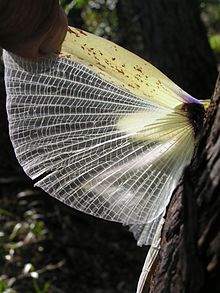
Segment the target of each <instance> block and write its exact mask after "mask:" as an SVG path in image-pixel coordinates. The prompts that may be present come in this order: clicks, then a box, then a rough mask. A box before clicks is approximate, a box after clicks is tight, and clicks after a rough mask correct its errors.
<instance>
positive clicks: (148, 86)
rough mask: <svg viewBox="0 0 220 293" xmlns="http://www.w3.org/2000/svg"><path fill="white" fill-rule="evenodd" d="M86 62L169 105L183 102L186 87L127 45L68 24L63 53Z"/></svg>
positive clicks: (114, 80)
mask: <svg viewBox="0 0 220 293" xmlns="http://www.w3.org/2000/svg"><path fill="white" fill-rule="evenodd" d="M62 56H63V57H65V58H69V59H71V60H73V61H77V62H79V63H81V64H84V65H86V66H87V67H89V68H91V69H92V70H93V71H95V72H96V73H97V74H98V75H100V76H101V77H103V78H104V79H105V80H108V81H110V82H112V83H114V84H116V85H119V86H120V87H123V88H125V89H126V90H128V91H129V92H131V93H133V94H135V95H137V96H140V97H143V98H144V97H146V98H147V99H148V100H151V101H153V102H156V103H157V104H159V105H161V106H164V107H166V108H171V109H173V108H175V107H176V106H177V105H179V104H180V103H182V99H181V98H180V96H179V95H178V93H179V92H182V93H184V91H183V90H182V89H181V88H179V87H178V86H177V85H176V84H175V83H174V82H172V81H171V80H170V79H169V78H168V77H167V76H165V75H164V74H163V73H162V72H160V71H159V70H158V69H157V68H155V67H154V66H153V65H151V64H150V63H148V62H147V61H145V60H143V59H142V58H140V57H138V56H137V55H135V54H133V53H131V52H129V51H127V50H126V49H124V48H122V47H120V46H118V45H116V44H114V43H112V42H110V41H108V40H106V39H104V38H101V37H98V36H95V35H93V34H90V33H88V32H85V31H82V30H80V29H76V28H73V27H71V28H69V30H68V32H67V36H66V38H65V41H64V43H63V45H62V53H61V57H62Z"/></svg>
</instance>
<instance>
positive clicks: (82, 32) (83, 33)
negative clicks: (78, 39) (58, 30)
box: [77, 28, 87, 36]
mask: <svg viewBox="0 0 220 293" xmlns="http://www.w3.org/2000/svg"><path fill="white" fill-rule="evenodd" d="M77 31H78V32H80V34H81V35H84V36H87V34H86V33H85V32H84V31H83V30H81V29H78V28H77Z"/></svg>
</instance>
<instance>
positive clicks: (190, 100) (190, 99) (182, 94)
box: [174, 89, 202, 105]
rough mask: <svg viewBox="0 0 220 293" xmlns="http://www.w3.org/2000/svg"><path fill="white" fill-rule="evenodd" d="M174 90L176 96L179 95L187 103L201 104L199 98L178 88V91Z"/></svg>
mask: <svg viewBox="0 0 220 293" xmlns="http://www.w3.org/2000/svg"><path fill="white" fill-rule="evenodd" d="M174 92H175V93H176V94H177V95H178V96H180V97H181V98H182V99H183V100H184V101H185V102H187V103H190V104H199V105H201V104H202V103H201V102H200V101H199V100H197V99H195V98H193V97H192V96H191V95H190V94H188V93H187V92H185V91H184V90H182V89H180V90H179V91H176V90H174Z"/></svg>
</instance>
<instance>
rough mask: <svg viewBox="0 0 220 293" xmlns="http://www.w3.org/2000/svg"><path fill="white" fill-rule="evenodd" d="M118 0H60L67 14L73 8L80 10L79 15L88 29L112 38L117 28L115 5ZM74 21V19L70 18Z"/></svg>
mask: <svg viewBox="0 0 220 293" xmlns="http://www.w3.org/2000/svg"><path fill="white" fill-rule="evenodd" d="M117 2H118V0H73V1H68V0H61V1H60V4H61V5H62V7H63V8H64V10H65V12H66V14H67V16H69V17H70V14H71V11H72V10H73V9H76V8H77V9H78V10H79V11H81V17H82V19H83V21H84V23H85V26H86V27H87V29H88V31H90V32H92V33H94V34H96V35H99V36H104V37H106V38H111V39H114V35H115V32H116V31H117V28H118V19H117V13H116V9H115V8H116V5H117ZM72 21H73V22H74V19H73V20H72Z"/></svg>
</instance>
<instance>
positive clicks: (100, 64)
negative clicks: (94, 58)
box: [97, 62, 106, 68]
mask: <svg viewBox="0 0 220 293" xmlns="http://www.w3.org/2000/svg"><path fill="white" fill-rule="evenodd" d="M97 65H99V66H102V67H103V68H106V66H105V65H103V64H102V63H100V62H98V63H97Z"/></svg>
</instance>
